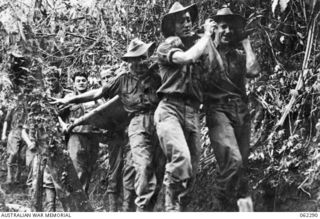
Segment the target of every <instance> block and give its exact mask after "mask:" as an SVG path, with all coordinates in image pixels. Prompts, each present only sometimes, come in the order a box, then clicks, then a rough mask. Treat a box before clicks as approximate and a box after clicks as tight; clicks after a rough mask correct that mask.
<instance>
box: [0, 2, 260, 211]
mask: <svg viewBox="0 0 320 219" xmlns="http://www.w3.org/2000/svg"><path fill="white" fill-rule="evenodd" d="M197 19H198V8H197V5H196V4H192V5H189V6H186V7H184V6H183V5H181V4H180V3H179V2H175V3H174V4H173V5H172V7H171V8H170V10H169V12H168V13H167V14H165V15H164V16H163V18H162V22H161V31H162V34H163V36H164V37H165V40H164V41H163V42H162V43H160V45H159V46H158V48H157V49H156V45H155V43H154V42H150V43H145V42H143V41H141V40H139V39H137V38H135V39H133V40H132V41H131V42H130V44H129V46H128V48H127V52H126V53H125V54H124V55H123V56H122V60H123V61H124V62H126V63H128V66H129V69H128V70H127V71H125V72H121V73H120V74H117V75H115V69H113V67H112V66H108V67H107V68H106V69H105V70H103V71H101V75H100V76H101V81H102V86H101V87H100V88H98V89H93V90H88V78H87V75H86V74H84V73H82V72H77V73H75V74H74V75H73V83H74V88H75V92H73V93H72V94H68V95H63V94H62V93H61V92H60V91H61V90H60V88H59V86H58V85H57V84H58V83H57V82H58V81H57V80H56V79H57V78H58V75H51V76H53V77H49V76H50V74H57V72H58V71H55V69H53V70H52V71H49V72H48V73H47V74H46V75H47V76H48V77H47V76H46V77H47V79H46V81H47V84H48V87H49V91H48V92H50V96H51V97H52V98H53V101H52V102H51V104H54V105H57V106H59V108H64V107H66V106H71V107H68V109H69V112H68V115H64V116H62V118H63V120H64V121H65V122H66V123H68V124H72V122H73V121H74V119H76V118H79V117H81V116H83V115H84V114H86V113H87V112H90V111H91V110H92V109H93V108H95V107H96V106H98V105H99V104H101V102H99V101H102V102H108V101H109V100H110V99H112V98H114V97H118V98H119V99H120V102H121V104H122V106H123V108H124V110H125V111H126V113H127V115H128V120H129V123H128V124H129V125H128V126H127V127H123V126H121V127H119V126H118V125H117V124H114V125H113V126H112V127H113V128H112V129H111V130H108V135H109V137H110V138H109V139H110V141H108V153H109V174H108V176H109V177H108V190H107V193H108V200H109V210H110V211H119V210H121V208H120V205H119V203H118V202H119V200H118V198H119V197H120V196H121V186H120V185H121V184H122V185H123V186H122V187H123V194H122V196H123V204H122V210H123V211H153V210H154V207H155V204H156V201H157V196H158V194H159V192H160V190H161V188H162V187H164V190H165V211H190V210H191V209H188V204H189V203H190V201H191V200H192V198H193V197H192V196H191V195H192V191H193V188H194V184H195V179H196V174H197V170H198V165H199V159H200V154H201V143H200V137H201V133H200V118H199V116H200V112H203V113H204V114H205V116H206V125H207V127H208V128H209V137H210V141H211V146H212V147H213V149H214V153H215V157H216V160H217V164H218V165H217V168H218V169H217V172H218V175H217V178H216V184H217V194H214V195H215V196H216V197H217V198H218V200H219V208H220V209H221V210H222V211H233V210H236V209H237V204H238V206H243V205H246V206H249V207H248V208H249V209H252V200H251V197H250V189H249V186H248V178H247V171H246V167H247V160H248V155H249V141H250V114H249V110H248V98H247V95H246V90H245V82H246V77H249V78H250V77H256V76H258V75H259V73H260V67H259V64H258V62H257V59H256V56H255V54H254V52H253V50H252V48H251V44H250V40H249V38H248V34H247V33H246V32H245V31H244V27H245V25H246V19H245V18H244V17H242V16H240V15H238V14H234V13H232V11H231V10H230V9H229V8H222V9H220V10H218V11H217V13H216V15H214V16H213V17H212V18H210V19H207V20H206V21H205V23H204V24H203V26H202V28H199V29H203V31H202V32H203V33H195V32H193V30H194V29H193V26H194V24H195V23H196V21H197ZM239 47H242V49H241V50H239V49H238V48H239ZM155 50H156V52H155V55H156V56H157V63H156V66H157V67H154V66H155V65H152V67H150V59H151V56H152V55H153V54H154V51H155ZM54 84H56V85H57V86H56V85H54ZM22 102H23V101H22ZM17 109H18V108H17ZM20 114H21V115H20ZM20 114H17V115H18V117H19V116H20V117H21V118H20V120H21V121H22V120H23V119H22V117H23V116H22V115H23V113H20ZM7 117H9V116H7ZM6 121H7V119H6ZM12 121H17V122H16V123H17V124H16V125H15V124H12V125H11V129H12V130H17V131H16V132H19V133H18V134H15V132H13V131H11V132H10V134H9V140H8V147H7V148H8V153H9V155H10V156H9V159H8V176H7V181H8V182H12V181H13V180H14V177H13V173H12V167H13V161H14V158H15V156H16V152H17V149H16V148H17V147H16V148H15V149H14V150H11V151H10V150H9V149H10V148H13V147H9V145H10V146H11V145H12V146H13V145H15V144H16V142H14V141H16V140H18V139H17V138H16V136H19V138H21V139H26V140H25V142H26V143H27V145H28V148H32V147H34V145H33V143H32V141H30V139H28V137H27V136H28V133H27V132H26V131H25V129H24V128H23V124H21V123H19V122H18V121H19V118H16V119H14V120H12ZM6 126H7V125H4V131H3V135H2V138H6V136H5V130H6ZM16 127H19V128H16ZM68 131H69V132H70V133H69V135H68V140H67V148H68V151H69V155H70V158H71V160H72V163H73V165H74V167H75V170H76V172H77V175H78V178H79V180H80V182H81V185H82V188H83V190H84V191H85V192H86V193H87V192H88V188H89V183H90V178H91V175H92V172H93V171H94V165H95V162H96V160H97V157H98V150H99V141H98V138H97V137H96V136H95V134H94V133H95V127H94V125H80V126H76V127H74V128H73V127H72V129H71V130H68ZM10 135H11V136H10ZM124 154H125V155H126V156H125V158H123V157H124ZM17 172H18V170H17ZM50 174H51V173H50V169H49V170H48V171H45V172H44V180H43V185H44V187H45V190H46V202H47V203H48V204H47V206H49V208H48V209H47V210H51V211H54V210H55V199H56V197H55V191H56V189H57V188H55V186H54V184H52V183H50ZM31 179H32V177H31ZM208 186H210V185H208Z"/></svg>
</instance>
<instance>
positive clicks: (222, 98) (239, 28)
mask: <svg viewBox="0 0 320 219" xmlns="http://www.w3.org/2000/svg"><path fill="white" fill-rule="evenodd" d="M213 19H214V20H215V21H216V22H217V26H216V28H215V38H214V42H213V43H214V46H213V50H212V52H213V55H214V56H213V57H214V59H215V60H216V62H215V63H216V65H213V66H212V69H211V70H212V71H211V72H210V73H209V74H208V75H207V76H208V77H205V80H204V81H203V85H204V88H205V89H204V99H205V101H204V105H205V111H206V119H207V126H208V127H209V137H210V140H211V144H212V146H213V148H214V153H215V157H216V159H217V162H218V167H219V168H218V173H219V174H218V178H217V182H218V188H219V193H218V194H219V195H218V197H219V199H220V201H221V205H222V206H221V207H223V210H234V209H235V206H236V205H235V203H236V202H235V201H233V200H234V198H238V199H239V202H240V205H243V204H242V203H241V202H248V203H249V204H250V205H251V207H250V208H252V200H251V198H250V196H249V193H248V179H247V178H246V177H245V176H244V175H243V174H244V173H245V171H246V170H245V168H246V166H247V161H248V155H249V141H250V113H249V110H248V98H247V95H246V90H245V77H255V76H257V75H258V73H259V72H260V67H259V64H258V62H257V59H256V56H255V54H254V52H253V51H252V48H251V45H250V40H249V39H248V37H247V35H246V34H245V33H244V31H243V29H244V26H245V24H246V19H245V18H243V17H242V16H240V15H237V14H233V13H232V12H231V10H230V9H229V8H223V9H221V10H218V12H217V15H216V16H214V17H213ZM237 45H242V47H243V49H244V52H245V54H242V53H241V52H240V51H239V50H237V49H236V46H237Z"/></svg>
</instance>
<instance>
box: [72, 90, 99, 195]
mask: <svg viewBox="0 0 320 219" xmlns="http://www.w3.org/2000/svg"><path fill="white" fill-rule="evenodd" d="M70 95H75V94H69V95H67V97H68V96H70ZM97 105H98V103H97V102H96V101H90V102H87V103H82V104H74V105H72V106H71V107H70V108H69V111H70V112H69V114H68V117H67V121H68V122H71V121H72V120H74V119H76V118H79V117H80V116H82V115H84V114H85V113H87V112H89V111H91V110H92V109H94V108H96V107H97ZM95 133H96V134H95ZM97 133H99V130H97V129H96V128H95V127H93V126H91V125H80V126H77V127H75V128H73V129H72V130H71V133H70V135H69V138H68V142H67V147H68V151H69V154H70V157H71V159H72V162H73V165H74V167H75V169H76V171H77V173H78V177H79V179H80V182H81V184H82V185H83V190H84V191H85V192H86V193H88V189H89V183H90V179H91V174H92V172H93V171H94V165H95V163H96V161H97V159H98V151H99V138H98V136H97Z"/></svg>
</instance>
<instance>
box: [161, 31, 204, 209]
mask: <svg viewBox="0 0 320 219" xmlns="http://www.w3.org/2000/svg"><path fill="white" fill-rule="evenodd" d="M196 39H197V37H195V38H194V41H193V42H195V41H196ZM187 49H189V48H188V46H186V45H184V44H183V43H182V41H181V39H180V38H179V37H177V36H171V37H168V38H166V40H165V41H164V42H163V43H161V44H160V45H159V47H158V49H157V55H158V63H159V68H160V75H161V78H162V85H161V86H160V88H159V89H158V91H157V93H158V95H159V96H160V97H161V101H160V103H159V105H158V108H157V110H156V112H155V123H156V127H157V133H158V136H159V140H160V145H161V147H162V149H163V151H164V152H165V155H166V158H167V164H166V172H165V180H164V183H165V185H166V190H167V191H166V192H167V194H166V205H167V206H166V210H167V211H179V210H183V208H184V207H186V205H187V204H188V203H189V201H190V192H191V189H192V188H193V184H194V179H195V175H196V173H197V169H198V163H199V156H200V152H201V145H200V122H199V106H200V103H201V102H202V91H201V84H200V75H201V73H202V72H203V71H205V69H204V66H205V65H204V63H203V58H201V59H198V60H197V61H196V62H194V63H191V64H176V63H173V62H172V56H173V54H174V53H175V52H177V51H186V50H187ZM169 199H170V200H169Z"/></svg>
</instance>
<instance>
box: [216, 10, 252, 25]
mask: <svg viewBox="0 0 320 219" xmlns="http://www.w3.org/2000/svg"><path fill="white" fill-rule="evenodd" d="M212 19H213V20H214V21H216V22H219V21H222V20H224V21H231V22H234V23H235V24H239V25H240V26H239V27H244V26H245V25H246V22H247V19H245V18H244V17H242V16H241V15H240V14H234V13H233V12H232V11H231V10H230V8H222V9H220V10H218V11H217V13H216V15H214V16H213V17H212Z"/></svg>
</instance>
